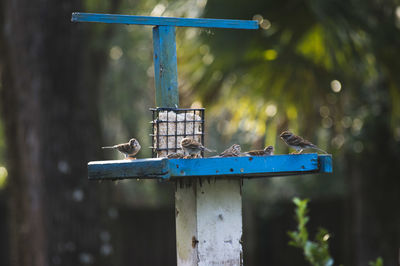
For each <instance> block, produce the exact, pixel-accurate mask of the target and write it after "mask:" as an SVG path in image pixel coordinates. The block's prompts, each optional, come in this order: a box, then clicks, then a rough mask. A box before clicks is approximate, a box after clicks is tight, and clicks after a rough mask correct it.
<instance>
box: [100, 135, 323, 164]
mask: <svg viewBox="0 0 400 266" xmlns="http://www.w3.org/2000/svg"><path fill="white" fill-rule="evenodd" d="M280 138H281V139H282V140H283V142H285V144H286V145H288V146H289V147H291V148H293V149H295V150H296V151H295V152H292V154H300V153H302V152H303V150H305V149H314V150H318V151H321V152H323V153H326V151H324V150H321V149H320V148H318V147H317V146H316V145H314V144H312V143H311V142H309V141H308V140H305V139H303V138H302V137H300V136H296V135H295V134H293V133H292V132H290V131H284V132H282V133H281V134H280ZM180 146H181V148H182V149H183V151H184V154H181V153H172V154H169V155H168V156H167V157H168V158H169V159H178V158H198V157H200V152H202V151H208V152H216V151H214V150H210V149H208V148H206V147H204V146H203V145H202V144H201V143H199V142H197V141H195V140H194V139H191V138H184V139H182V140H181V143H180ZM102 148H103V149H115V150H118V151H119V152H121V153H122V154H124V155H125V157H126V158H127V159H135V156H136V154H137V153H138V152H139V151H140V148H141V146H140V144H139V141H137V139H135V138H132V139H130V140H129V142H127V143H122V144H117V145H114V146H107V147H102ZM273 154H274V147H273V146H267V147H265V149H263V150H253V151H246V152H242V151H241V148H240V145H239V144H233V145H232V146H230V147H229V148H227V149H226V150H225V151H223V152H221V153H220V154H219V155H217V156H214V157H239V156H269V155H273Z"/></svg>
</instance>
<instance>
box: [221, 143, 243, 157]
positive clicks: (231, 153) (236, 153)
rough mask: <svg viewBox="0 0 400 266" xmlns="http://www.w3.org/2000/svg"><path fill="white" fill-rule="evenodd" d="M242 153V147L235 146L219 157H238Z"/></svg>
mask: <svg viewBox="0 0 400 266" xmlns="http://www.w3.org/2000/svg"><path fill="white" fill-rule="evenodd" d="M240 151H241V148H240V145H239V144H233V145H232V146H230V147H229V148H228V149H226V150H224V151H223V152H221V153H220V154H219V155H218V156H217V157H238V156H240Z"/></svg>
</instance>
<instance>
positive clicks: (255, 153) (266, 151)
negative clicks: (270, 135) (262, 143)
mask: <svg viewBox="0 0 400 266" xmlns="http://www.w3.org/2000/svg"><path fill="white" fill-rule="evenodd" d="M244 154H245V155H247V156H268V155H274V147H273V146H267V147H265V148H264V149H263V150H254V151H247V152H245V153H244Z"/></svg>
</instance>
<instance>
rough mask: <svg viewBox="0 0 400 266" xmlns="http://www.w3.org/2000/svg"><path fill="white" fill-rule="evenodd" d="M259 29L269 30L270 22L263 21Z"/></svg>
mask: <svg viewBox="0 0 400 266" xmlns="http://www.w3.org/2000/svg"><path fill="white" fill-rule="evenodd" d="M260 28H262V29H263V30H268V29H269V28H271V21H269V20H268V19H263V21H262V22H261V23H260Z"/></svg>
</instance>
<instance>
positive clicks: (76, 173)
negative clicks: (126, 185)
mask: <svg viewBox="0 0 400 266" xmlns="http://www.w3.org/2000/svg"><path fill="white" fill-rule="evenodd" d="M79 10H82V6H81V1H78V0H71V1H67V0H62V1H52V0H42V1H30V0H4V1H2V2H1V3H0V13H1V15H0V20H2V21H0V26H1V27H0V33H1V34H0V38H1V39H0V60H1V61H0V68H1V69H0V70H1V79H2V83H1V86H0V88H1V107H2V115H3V119H4V124H5V131H6V143H7V155H6V158H7V159H8V162H7V167H8V172H9V183H8V194H9V207H10V213H9V216H10V240H11V245H10V250H11V255H10V262H11V265H34V266H46V265H68V266H69V265H83V264H85V265H90V264H94V265H112V263H111V256H110V254H112V249H111V246H110V245H109V243H108V241H109V238H110V234H109V231H108V230H107V228H106V226H107V224H108V223H109V221H108V220H107V217H105V214H106V213H107V211H108V210H110V209H109V207H108V206H106V202H107V200H106V198H107V195H108V194H109V193H107V191H105V190H107V187H108V186H107V185H105V184H101V186H98V184H97V183H93V182H88V180H87V170H86V164H87V162H88V161H90V160H95V159H98V158H99V148H98V147H99V146H100V126H99V117H98V108H97V83H98V80H97V79H98V76H99V75H100V71H101V69H102V68H101V66H104V64H105V60H104V56H103V57H97V58H94V57H93V56H92V55H91V54H89V47H88V45H87V43H88V42H87V41H88V40H87V39H85V37H86V36H88V35H89V34H88V33H87V32H85V31H84V29H85V27H86V26H84V25H83V24H73V23H71V22H70V19H71V13H72V12H73V11H79ZM87 25H88V24H87ZM84 33H85V34H84ZM111 210H112V209H111ZM111 213H112V212H111ZM111 216H112V215H111Z"/></svg>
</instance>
